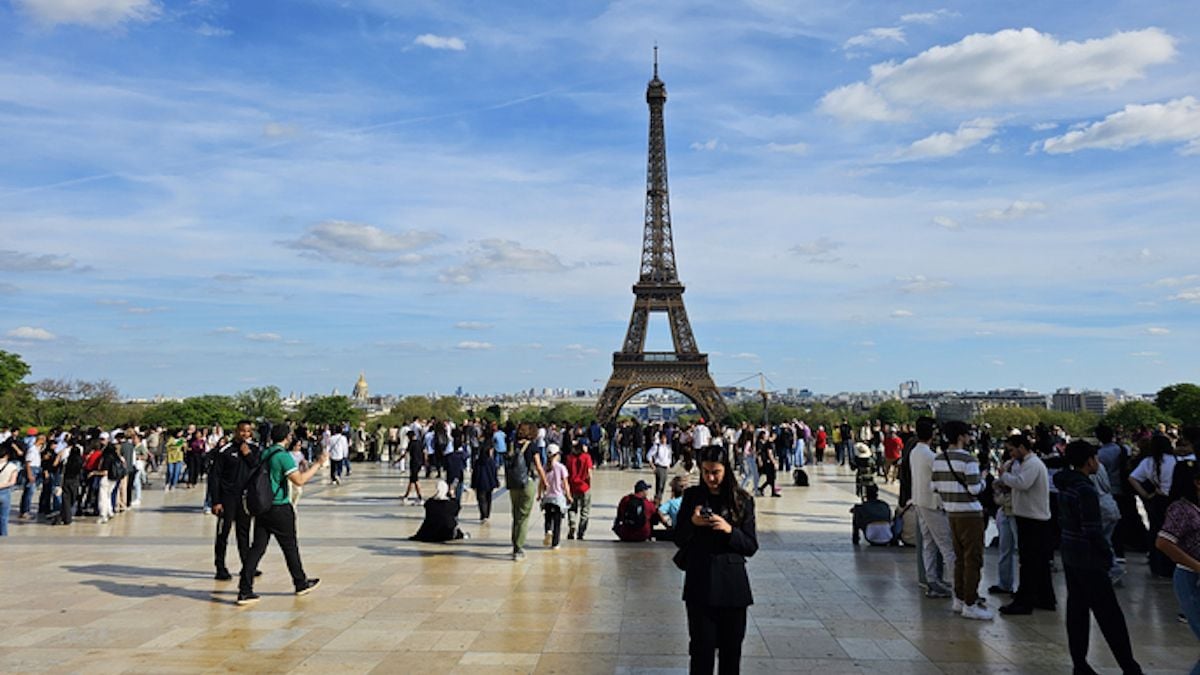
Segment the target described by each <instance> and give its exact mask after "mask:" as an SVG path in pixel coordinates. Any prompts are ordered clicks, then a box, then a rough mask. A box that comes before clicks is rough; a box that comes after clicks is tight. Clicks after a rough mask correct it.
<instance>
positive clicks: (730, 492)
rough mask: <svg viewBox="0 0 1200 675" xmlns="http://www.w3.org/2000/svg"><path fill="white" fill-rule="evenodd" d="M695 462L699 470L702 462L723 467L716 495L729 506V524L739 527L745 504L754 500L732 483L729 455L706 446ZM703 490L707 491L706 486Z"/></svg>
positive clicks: (718, 448)
mask: <svg viewBox="0 0 1200 675" xmlns="http://www.w3.org/2000/svg"><path fill="white" fill-rule="evenodd" d="M697 460H698V461H699V462H700V465H701V468H703V466H704V462H716V463H719V464H721V465H723V466H724V467H725V476H724V478H722V479H721V485H720V487H718V488H717V494H718V495H720V497H721V501H723V502H725V503H726V504H728V505H729V511H730V519H729V520H730V523H731V524H734V525H740V524H741V522H742V518H743V517H745V514H746V503H747V502H752V501H753V500H754V498H753V497H751V496H750V493H749V492H746V491H745V490H743V489H741V488H740V487H738V486H737V483H735V482H734V478H733V466H732V465H731V464H730V463H729V454H728V453H726V452H725V448H723V447H721V446H719V445H706V446H704V447H703V448H700V456H699V457H698V458H697ZM705 489H708V488H707V486H705Z"/></svg>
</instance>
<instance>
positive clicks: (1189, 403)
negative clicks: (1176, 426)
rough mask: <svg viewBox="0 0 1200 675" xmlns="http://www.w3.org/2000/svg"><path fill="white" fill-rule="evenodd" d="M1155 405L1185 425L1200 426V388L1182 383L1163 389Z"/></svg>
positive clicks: (1157, 396)
mask: <svg viewBox="0 0 1200 675" xmlns="http://www.w3.org/2000/svg"><path fill="white" fill-rule="evenodd" d="M1154 405H1156V406H1158V409H1159V410H1161V411H1163V412H1164V413H1166V414H1168V415H1170V416H1171V417H1174V418H1175V419H1177V420H1179V421H1180V422H1181V423H1183V424H1187V425H1195V424H1200V386H1197V385H1195V384H1192V383H1190V382H1181V383H1179V384H1172V385H1170V386H1168V387H1163V388H1162V389H1160V390H1159V391H1158V395H1156V396H1155V397H1154Z"/></svg>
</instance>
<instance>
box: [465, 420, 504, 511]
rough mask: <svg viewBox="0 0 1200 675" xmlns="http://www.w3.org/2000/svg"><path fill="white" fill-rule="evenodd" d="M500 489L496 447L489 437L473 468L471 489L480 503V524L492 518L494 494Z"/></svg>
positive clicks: (485, 439)
mask: <svg viewBox="0 0 1200 675" xmlns="http://www.w3.org/2000/svg"><path fill="white" fill-rule="evenodd" d="M498 487H500V476H499V474H498V473H497V471H496V446H495V443H494V441H493V440H492V437H491V436H487V437H485V438H484V439H483V446H482V447H480V448H479V454H477V455H476V456H475V465H474V466H473V467H471V489H472V490H474V491H475V501H477V502H479V522H481V523H486V522H487V521H488V518H491V517H492V493H493V492H494V491H495V490H496V488H498Z"/></svg>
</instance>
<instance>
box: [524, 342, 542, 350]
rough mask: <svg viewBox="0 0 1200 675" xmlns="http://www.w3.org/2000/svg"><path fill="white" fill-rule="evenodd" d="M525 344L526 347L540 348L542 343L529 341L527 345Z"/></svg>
mask: <svg viewBox="0 0 1200 675" xmlns="http://www.w3.org/2000/svg"><path fill="white" fill-rule="evenodd" d="M525 346H526V347H528V348H530V349H541V348H542V343H540V342H530V343H529V344H527V345H525Z"/></svg>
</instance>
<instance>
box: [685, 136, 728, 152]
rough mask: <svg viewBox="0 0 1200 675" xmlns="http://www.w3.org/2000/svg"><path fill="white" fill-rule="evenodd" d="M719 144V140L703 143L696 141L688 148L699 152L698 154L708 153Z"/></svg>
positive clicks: (713, 139) (712, 139)
mask: <svg viewBox="0 0 1200 675" xmlns="http://www.w3.org/2000/svg"><path fill="white" fill-rule="evenodd" d="M720 143H721V141H720V140H719V139H716V138H710V139H708V140H707V141H703V142H701V141H696V142H695V143H692V144H691V145H690V146H689V147H690V148H691V149H693V150H696V151H699V152H710V151H712V150H716V149H717V146H719V145H720Z"/></svg>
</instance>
